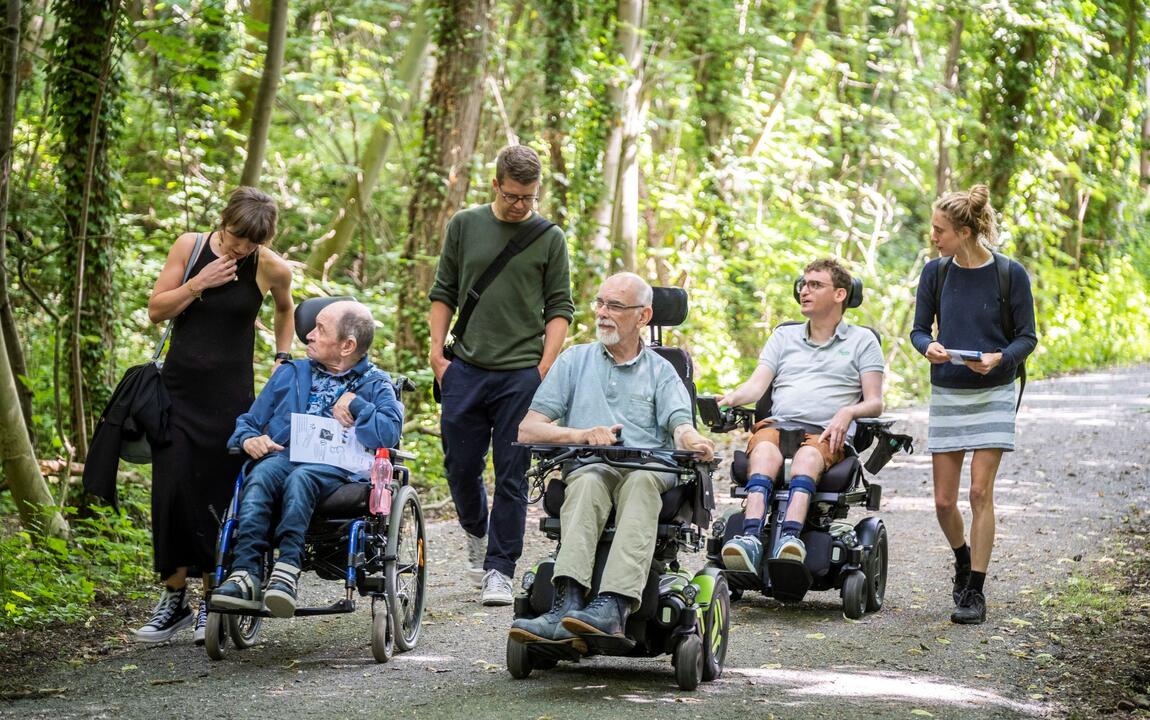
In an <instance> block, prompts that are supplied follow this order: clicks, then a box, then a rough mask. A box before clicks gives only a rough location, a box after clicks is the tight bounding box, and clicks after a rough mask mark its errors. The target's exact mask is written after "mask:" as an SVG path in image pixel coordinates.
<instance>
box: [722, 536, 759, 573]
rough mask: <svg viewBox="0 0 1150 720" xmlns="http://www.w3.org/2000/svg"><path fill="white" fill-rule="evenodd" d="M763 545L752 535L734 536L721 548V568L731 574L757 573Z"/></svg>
mask: <svg viewBox="0 0 1150 720" xmlns="http://www.w3.org/2000/svg"><path fill="white" fill-rule="evenodd" d="M762 559H763V543H762V541H760V540H759V539H758V538H757V537H755V536H754V535H736V536H735V537H733V538H731V539H730V541H729V542H727V544H726V545H724V546H723V567H725V568H727V569H728V570H731V571H733V572H745V573H756V574H758V572H759V561H761V560H762Z"/></svg>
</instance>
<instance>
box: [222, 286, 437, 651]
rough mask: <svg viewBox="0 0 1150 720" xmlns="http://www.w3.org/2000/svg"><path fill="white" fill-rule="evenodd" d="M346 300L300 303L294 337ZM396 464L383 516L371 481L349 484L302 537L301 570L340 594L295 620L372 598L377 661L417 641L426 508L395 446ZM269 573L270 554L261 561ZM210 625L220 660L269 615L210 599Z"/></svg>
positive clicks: (228, 550)
mask: <svg viewBox="0 0 1150 720" xmlns="http://www.w3.org/2000/svg"><path fill="white" fill-rule="evenodd" d="M350 299H351V298H346V297H334V298H313V299H310V300H306V301H304V302H302V303H300V304H299V305H298V306H297V307H296V310H295V328H296V334H297V335H298V336H299V338H300V340H301V341H304V342H306V336H307V334H308V333H309V332H310V331H311V329H312V328H313V327H314V326H315V318H316V315H318V314H319V311H320V310H322V309H323V308H324V307H326V306H327V305H329V304H330V303H332V302H336V301H338V300H350ZM393 386H394V389H395V394H396V397H397V398H400V399H402V393H403V392H411V391H412V390H414V389H415V386H414V385H413V384H412V383H411V381H410V380H408V379H407V378H404V377H398V378H395V379H394V380H393ZM390 455H391V458H392V464H393V476H392V483H393V485H392V487H393V499H392V503H391V512H390V513H389V514H387V515H379V514H372V513H371V512H370V511H369V509H368V494H369V492H370V490H371V485H370V483H365V482H348V483H345V484H344V485H343V486H341V487H340V488H339V489H337V490H336V491H335V492H333V493H331V494H330V495H328V496H327V497H325V498H323V499H322V500H320V502H319V504H318V505H317V506H316V509H315V512H314V513H313V515H312V518H311V523H310V525H309V527H308V530H307V534H306V537H305V550H304V563H303V567H302V570H303V571H308V570H311V571H314V572H315V573H316V575H318V576H319V577H320V578H322V579H324V580H341V581H343V585H344V597H343V598H341V599H339V600H337V601H336V602H334V603H332V604H331V605H328V606H324V607H299V608H297V609H296V611H295V615H296V616H297V617H306V616H313V615H335V614H342V613H351V612H355V609H356V603H355V600H354V597H353V593H355V592H358V593H359V595H360V596H361V597H365V596H370V597H371V618H372V630H371V652H372V656H373V657H374V658H375V660H376V662H380V663H383V662H387V661H388V660H389V659H390V658H391V656H392V654H393V653H394V652H395V650H396V649H397V648H398V650H400V651H407V650H411V649H413V648H414V647H415V645H416V643H417V642H418V640H419V635H420V629H421V625H422V620H423V609H424V603H425V594H426V580H427V565H426V549H427V547H426V546H427V542H426V531H425V527H424V520H423V510H422V506H421V505H420V502H419V496H418V495H417V494H416V492H415V488H413V487H412V486H411V472H410V470H409V469H408V468H407V466H406V465H405V464H404V462H405V461H406V460H410V459H411V458H412V456H411V455H409V454H407V453H404V452H402V451H400V450H399V449H398V448H393V449H392V450H391V453H390ZM251 465H252V464H251V463H246V464H245V466H244V469H243V470H241V471H240V474H239V476H238V477H237V478H236V483H235V491H234V492H233V494H232V500H231V502H230V503H229V504H228V508H227V512H226V513H225V514H224V517H223V519H222V522H221V526H220V531H219V537H218V541H217V544H216V566H215V571H214V573H213V577H212V581H213V582H212V586H213V587H218V586H219V585H220V583H222V582H223V581H224V578H225V577H226V576H227V572H228V569H229V567H230V565H231V562H232V553H233V549H234V542H235V534H236V514H237V511H238V509H239V502H240V495H241V492H242V489H243V485H244V478H245V476H246V472H247V470H249V469H250V466H251ZM264 564H265V572H264V573H263V574H262V577H264V578H267V577H269V575H270V569H271V567H272V558H271V553H270V552H269V555H268V557H267V558H265V560H264ZM207 602H208V622H207V628H206V633H205V647H206V650H207V653H208V657H210V658H211V659H213V660H220V659H222V658H223V657H224V654H225V650H226V648H227V646H228V644H229V642H230V643H231V644H233V645H234V646H235V647H236V648H237V649H245V648H248V647H251V646H252V645H254V644H255V643H256V641H257V640H258V637H259V632H260V628H261V625H262V623H263V619H264V618H267V617H271V614H270V613H269V612H268V611H267V610H266V609H261V610H258V611H251V610H233V609H225V608H219V607H215V606H213V605H212V604H211V592H210V591H209V593H208V597H207Z"/></svg>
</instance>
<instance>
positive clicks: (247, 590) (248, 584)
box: [212, 570, 264, 610]
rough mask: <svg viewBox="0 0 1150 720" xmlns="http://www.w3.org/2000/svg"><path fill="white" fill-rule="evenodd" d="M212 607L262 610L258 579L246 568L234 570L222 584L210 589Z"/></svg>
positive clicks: (262, 604)
mask: <svg viewBox="0 0 1150 720" xmlns="http://www.w3.org/2000/svg"><path fill="white" fill-rule="evenodd" d="M212 607H218V608H223V609H225V610H263V608H264V603H263V600H262V599H261V596H260V579H259V578H258V577H256V576H255V575H252V574H251V573H249V572H248V571H246V570H236V571H234V572H233V573H232V574H231V575H228V579H227V580H224V584H223V585H220V586H219V587H218V588H216V589H215V590H213V591H212Z"/></svg>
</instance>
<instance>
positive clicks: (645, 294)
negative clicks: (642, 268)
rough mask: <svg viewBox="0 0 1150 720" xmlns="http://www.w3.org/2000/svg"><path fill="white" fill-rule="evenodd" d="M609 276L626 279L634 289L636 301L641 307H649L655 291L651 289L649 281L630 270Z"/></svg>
mask: <svg viewBox="0 0 1150 720" xmlns="http://www.w3.org/2000/svg"><path fill="white" fill-rule="evenodd" d="M611 277H612V278H622V279H624V280H627V282H628V283H629V284H630V285H631V288H632V289H633V290H635V291H636V293H635V294H636V295H637V297H636V298H635V300H636V302H638V304H640V305H642V306H643V307H651V302H652V301H653V300H654V299H655V291H654V290H652V289H651V284H650V283H648V282H647V281H646V280H644V279H643V278H642V277H640V276H639V275H636V274H635V273H632V272H621V273H615V274H614V275H612V276H611ZM608 279H610V278H608Z"/></svg>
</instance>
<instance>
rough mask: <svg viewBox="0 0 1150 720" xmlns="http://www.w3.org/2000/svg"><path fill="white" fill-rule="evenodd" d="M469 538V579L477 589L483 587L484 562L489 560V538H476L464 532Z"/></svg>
mask: <svg viewBox="0 0 1150 720" xmlns="http://www.w3.org/2000/svg"><path fill="white" fill-rule="evenodd" d="M463 534H464V535H466V536H467V578H468V579H469V580H470V581H471V582H472V584H474V585H475V587H483V575H484V573H483V561H484V560H486V559H487V538H485V537H475V536H474V535H472V534H471V533H469V532H466V531H464V533H463Z"/></svg>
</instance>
